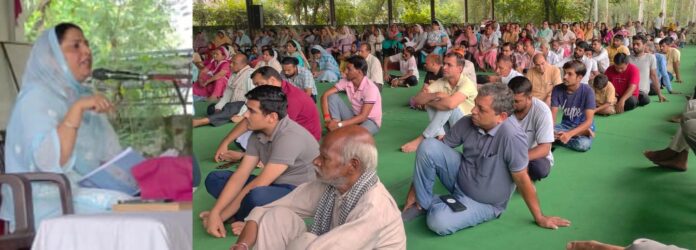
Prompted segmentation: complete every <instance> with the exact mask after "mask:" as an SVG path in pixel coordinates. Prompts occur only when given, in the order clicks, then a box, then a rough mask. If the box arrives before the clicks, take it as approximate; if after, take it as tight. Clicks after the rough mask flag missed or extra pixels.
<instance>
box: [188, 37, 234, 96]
mask: <svg viewBox="0 0 696 250" xmlns="http://www.w3.org/2000/svg"><path fill="white" fill-rule="evenodd" d="M229 58H230V53H229V52H228V51H227V49H226V48H225V46H220V47H219V48H217V49H216V50H215V51H213V61H212V62H210V63H208V64H207V65H206V66H205V68H203V69H202V70H201V73H200V74H199V75H198V81H196V82H195V83H194V84H193V95H194V99H197V100H201V99H208V100H217V99H218V98H220V97H221V96H222V93H223V92H224V91H225V87H226V86H227V80H228V79H229V77H230V62H229Z"/></svg>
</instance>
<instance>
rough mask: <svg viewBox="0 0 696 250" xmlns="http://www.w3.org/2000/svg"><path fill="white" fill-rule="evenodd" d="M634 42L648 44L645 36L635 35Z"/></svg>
mask: <svg viewBox="0 0 696 250" xmlns="http://www.w3.org/2000/svg"><path fill="white" fill-rule="evenodd" d="M633 41H641V42H642V43H643V44H645V43H647V42H648V39H647V38H645V36H643V35H635V36H633Z"/></svg>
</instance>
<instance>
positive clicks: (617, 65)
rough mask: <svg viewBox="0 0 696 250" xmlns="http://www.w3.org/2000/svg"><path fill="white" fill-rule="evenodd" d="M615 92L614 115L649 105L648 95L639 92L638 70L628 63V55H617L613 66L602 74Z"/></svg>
mask: <svg viewBox="0 0 696 250" xmlns="http://www.w3.org/2000/svg"><path fill="white" fill-rule="evenodd" d="M604 74H605V75H607V78H608V79H609V82H611V84H613V85H614V89H615V90H616V97H617V98H618V100H617V101H616V113H617V114H620V113H623V112H626V111H630V110H633V109H635V108H636V107H638V106H645V105H648V104H649V103H650V97H648V93H645V92H640V88H639V87H638V84H639V83H640V70H639V69H638V67H636V65H633V64H632V63H629V62H628V55H626V54H624V53H618V54H616V56H614V65H611V66H609V68H607V71H606V72H605V73H604Z"/></svg>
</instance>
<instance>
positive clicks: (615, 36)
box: [612, 35, 624, 40]
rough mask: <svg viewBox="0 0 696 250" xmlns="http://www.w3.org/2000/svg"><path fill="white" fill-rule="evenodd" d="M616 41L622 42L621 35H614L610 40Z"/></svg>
mask: <svg viewBox="0 0 696 250" xmlns="http://www.w3.org/2000/svg"><path fill="white" fill-rule="evenodd" d="M617 39H618V40H623V39H624V37H623V35H614V38H612V40H617Z"/></svg>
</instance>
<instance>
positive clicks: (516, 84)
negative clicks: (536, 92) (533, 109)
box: [508, 76, 532, 96]
mask: <svg viewBox="0 0 696 250" xmlns="http://www.w3.org/2000/svg"><path fill="white" fill-rule="evenodd" d="M508 88H510V89H511V90H512V93H513V94H522V93H524V95H526V96H529V95H531V94H532V82H530V81H529V79H527V78H526V77H524V76H516V77H513V78H512V79H510V82H508Z"/></svg>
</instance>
